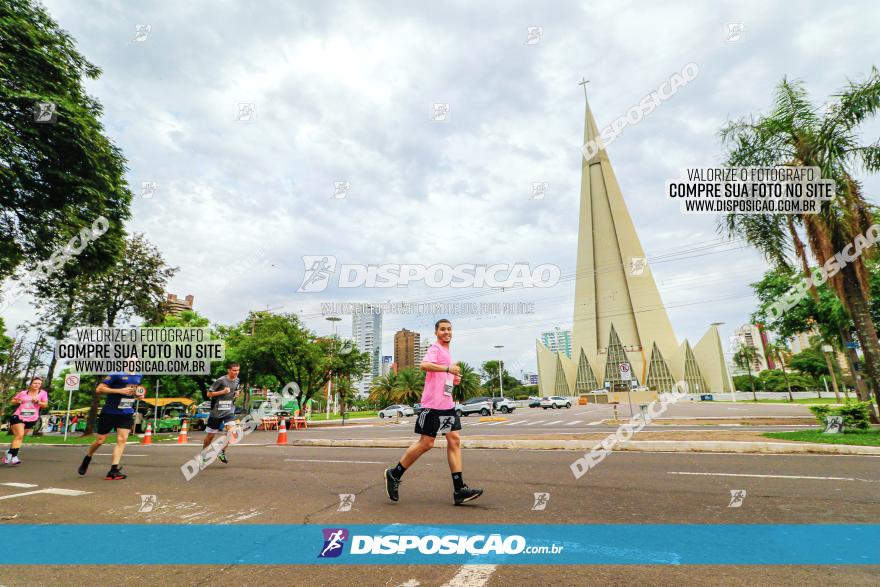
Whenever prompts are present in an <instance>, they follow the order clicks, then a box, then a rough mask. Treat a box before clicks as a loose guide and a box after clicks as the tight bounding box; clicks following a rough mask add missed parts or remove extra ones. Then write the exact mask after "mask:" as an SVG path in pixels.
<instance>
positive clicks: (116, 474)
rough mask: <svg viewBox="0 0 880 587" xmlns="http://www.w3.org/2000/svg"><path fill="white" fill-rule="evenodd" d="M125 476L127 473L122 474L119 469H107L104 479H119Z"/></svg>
mask: <svg viewBox="0 0 880 587" xmlns="http://www.w3.org/2000/svg"><path fill="white" fill-rule="evenodd" d="M126 477H127V475H123V474H122V470H121V469H116V470H113V469H110V470H109V471H107V476H106V477H104V479H107V480H108V481H120V480H122V479H125V478H126Z"/></svg>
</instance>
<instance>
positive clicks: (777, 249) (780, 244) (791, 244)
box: [719, 67, 880, 403]
mask: <svg viewBox="0 0 880 587" xmlns="http://www.w3.org/2000/svg"><path fill="white" fill-rule="evenodd" d="M834 98H835V99H834V101H833V102H832V103H831V104H829V105H827V106H824V107H822V108H817V107H814V106H813V105H812V104H810V102H809V99H808V97H807V93H806V90H805V89H804V86H803V83H801V82H791V81H789V80H787V79H783V80H782V82H781V83H780V84H779V86H778V87H777V90H776V101H775V105H774V109H773V111H772V112H771V113H770V114H769V115H767V116H761V117H759V118H757V119H744V120H740V121H738V122H732V123H729V124H728V125H727V126H726V127H725V128H724V129H723V130H722V131H721V137H722V140H723V141H724V142H725V144H727V145H728V146H729V147H730V150H729V152H728V157H727V164H728V165H760V166H776V165H802V166H811V167H818V168H819V169H820V171H821V176H822V178H823V179H831V180H834V182H835V183H836V186H837V189H836V193H835V197H834V200H833V201H830V202H828V201H823V202H822V204H821V210H820V212H819V213H818V214H804V215H800V216H795V215H739V214H731V215H728V216H727V217H725V218H724V219H723V220H722V221H721V222H720V223H719V229H721V230H723V231H725V232H726V233H727V234H729V235H731V236H738V237H742V238H744V239H745V240H746V241H747V242H749V243H750V244H751V245H753V246H754V247H756V248H757V249H758V250H760V251H761V252H762V253H763V254H764V256H765V257H766V258H767V259H768V260H769V261H771V262H772V263H773V264H774V265H776V266H780V267H789V266H790V263H789V257H790V253H791V252H794V254H795V256H796V258H797V260H798V261H799V263H800V268H801V270H802V271H803V273H804V275H805V276H807V275H809V269H810V268H809V255H808V252H807V247H809V252H810V253H812V255H813V256H814V257H815V259H816V260H817V261H818V263H819V264H820V265H823V266H824V265H825V264H826V262H827V261H829V260H830V259H833V258H834V256H835V254H837V253H838V252H840V251H842V250H844V248H845V247H847V246H848V245H850V244H851V243H853V242H854V241H855V239H856V238H857V237H859V235H862V234H864V233H865V232H866V231H867V229H868V228H869V227H870V226H871V224H872V223H873V219H872V218H871V210H870V208H869V206H868V204H867V202H866V200H865V198H864V196H863V194H862V189H861V185H860V184H859V182H858V181H856V180H855V179H854V175H855V172H856V171H857V170H861V169H863V170H865V171H868V172H877V171H880V141H878V142H874V143H871V144H867V145H863V144H862V143H861V133H860V128H859V127H860V125H861V124H862V123H863V122H865V121H866V120H868V119H870V118H872V117H874V116H875V115H876V114H877V112H878V110H880V72H878V70H877V68H876V67H875V68H872V69H871V72H870V74H869V75H868V76H867V79H866V80H865V81H863V82H860V83H853V82H850V83H849V84H848V85H847V86H846V87H845V88H843V89H842V90H841V91H840V92H839V93H838V94H836V95H835V96H834ZM799 231H803V234H804V235H805V239H803V238H801V235H800V233H799ZM861 238H864V237H861ZM804 240H806V243H805V242H804ZM872 254H873V251H872V250H871V249H870V248H868V249H866V250H864V251H863V252H862V255H861V256H860V257H857V258H855V259H853V260H852V261H850V262H848V263H847V264H846V266H845V267H843V268H842V269H841V270H840V271H839V272H838V273H837V274H836V275H835V276H834V277H832V278H831V280H830V281H831V285H832V286H833V287H834V290H835V292H836V293H837V295H838V297H839V298H840V301H841V302H842V304H843V306H844V308H846V310H847V311H848V313H849V314H850V316H851V317H852V320H853V322H854V324H855V330H856V333H857V336H858V339H859V342H860V343H861V347H862V352H863V353H864V355H865V371H866V373H867V376H868V377H867V379H868V384H869V386H870V388H871V389H872V390H873V392H874V394H875V396H876V397H877V400H878V403H880V386H878V384H880V342H878V340H877V331H876V328H875V325H874V321H873V320H872V319H871V314H870V303H869V299H870V297H869V279H868V273H867V270H866V267H865V261H866V259H868V258H870V257H871V256H872ZM813 295H816V294H815V292H813Z"/></svg>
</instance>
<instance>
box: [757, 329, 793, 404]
mask: <svg viewBox="0 0 880 587" xmlns="http://www.w3.org/2000/svg"><path fill="white" fill-rule="evenodd" d="M787 352H788V348H786V346H785V345H784V344H782V343H778V342H771V343H770V344H768V345H767V346H766V347H764V354H765V355H767V358H768V359H771V360H774V361H779V368H780V369H781V370H782V378H783V379H785V386H786V387H787V388H788V401H790V402H794V396H793V395H792V393H791V384H790V383H789V382H788V374H787V373H786V372H785V356H784V355H785V353H787Z"/></svg>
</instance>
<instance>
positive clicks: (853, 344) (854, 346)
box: [846, 340, 859, 349]
mask: <svg viewBox="0 0 880 587" xmlns="http://www.w3.org/2000/svg"><path fill="white" fill-rule="evenodd" d="M846 348H848V349H857V348H859V343H858V342H857V341H855V340H853V341H850V342H848V343H846Z"/></svg>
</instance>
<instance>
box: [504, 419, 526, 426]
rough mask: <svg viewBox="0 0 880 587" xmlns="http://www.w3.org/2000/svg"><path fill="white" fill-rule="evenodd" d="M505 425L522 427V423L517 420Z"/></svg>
mask: <svg viewBox="0 0 880 587" xmlns="http://www.w3.org/2000/svg"><path fill="white" fill-rule="evenodd" d="M504 425H505V426H520V425H522V421H521V420H516V421H514V422H505V423H504Z"/></svg>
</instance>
